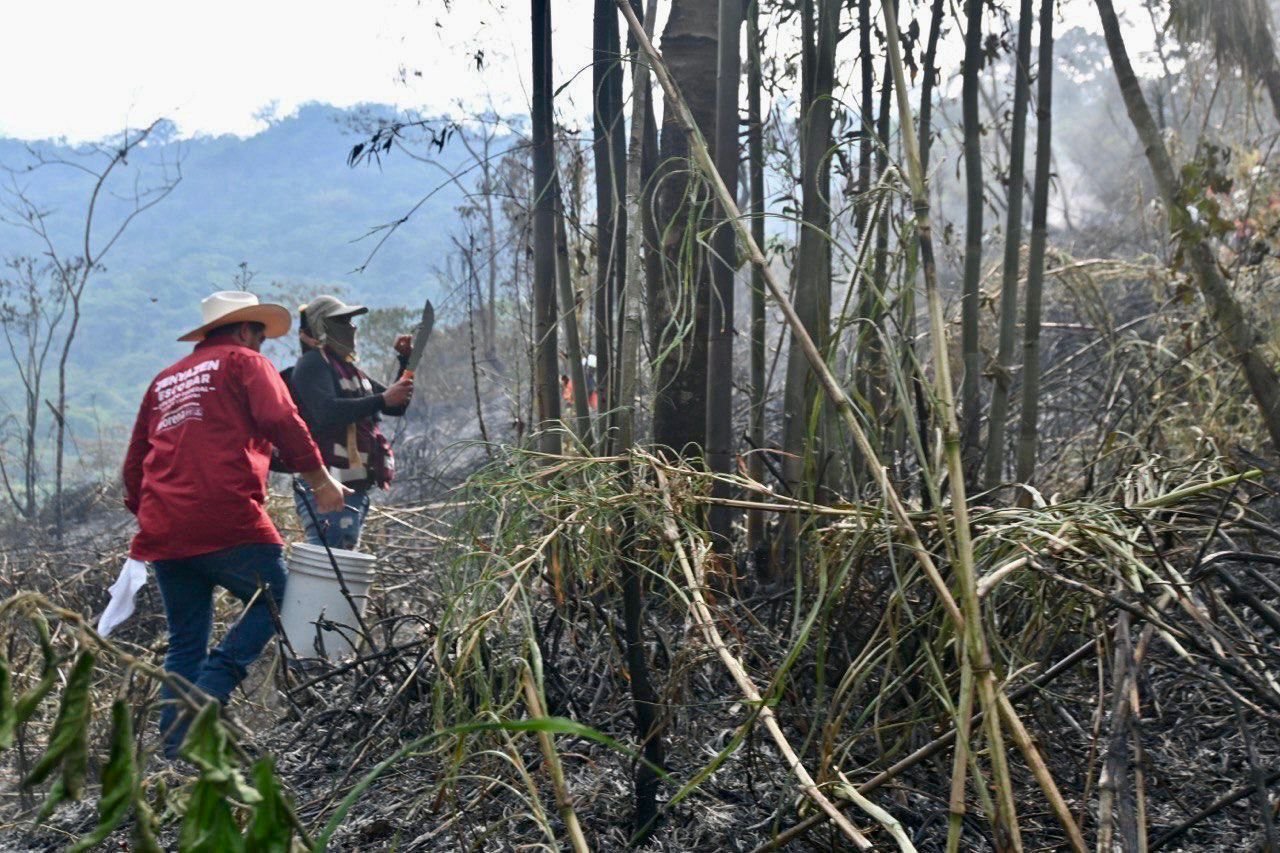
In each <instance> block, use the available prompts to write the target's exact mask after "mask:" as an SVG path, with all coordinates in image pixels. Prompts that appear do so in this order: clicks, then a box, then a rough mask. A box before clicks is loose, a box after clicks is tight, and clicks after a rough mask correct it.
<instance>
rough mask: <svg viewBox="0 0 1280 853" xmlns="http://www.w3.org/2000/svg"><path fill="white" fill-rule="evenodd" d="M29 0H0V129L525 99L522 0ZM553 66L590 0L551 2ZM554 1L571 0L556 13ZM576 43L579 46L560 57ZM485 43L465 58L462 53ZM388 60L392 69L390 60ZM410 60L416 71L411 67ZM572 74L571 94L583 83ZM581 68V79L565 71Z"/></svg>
mask: <svg viewBox="0 0 1280 853" xmlns="http://www.w3.org/2000/svg"><path fill="white" fill-rule="evenodd" d="M450 6H451V8H450V9H448V10H446V8H445V4H444V2H443V0H421V2H418V0H344V2H335V1H334V0H219V2H216V3H174V2H172V0H32V1H31V2H13V3H6V4H5V14H4V18H5V29H6V31H7V36H8V37H7V38H6V40H5V41H6V43H5V45H4V49H3V50H0V80H4V81H5V82H4V85H3V86H0V135H5V136H16V137H22V138H43V137H56V136H67V137H69V138H72V139H77V140H79V139H96V138H100V137H102V136H104V135H106V134H110V133H113V132H115V131H118V130H120V129H121V128H122V127H123V126H125V124H126V123H128V124H130V125H137V124H142V123H148V122H150V121H151V120H152V119H154V118H156V117H158V116H167V117H169V118H172V119H173V120H174V121H175V122H177V124H178V126H179V128H180V129H181V131H182V132H183V133H184V134H192V133H225V132H231V133H239V134H245V133H252V132H253V131H255V130H258V129H261V128H262V126H263V123H262V121H261V120H260V119H256V118H255V115H259V114H260V113H261V112H262V111H263V110H264V109H265V110H271V109H274V110H275V111H276V112H277V113H279V114H282V115H284V114H288V113H290V112H291V111H292V110H293V109H294V108H296V107H297V106H298V105H299V104H300V103H304V102H306V101H312V100H318V101H326V102H329V103H332V104H335V105H337V106H348V105H351V104H354V103H360V102H379V103H388V104H394V105H397V106H401V107H416V108H425V109H427V110H429V111H436V110H445V109H448V108H449V107H451V106H452V105H453V104H454V102H456V101H457V100H459V99H461V100H463V101H465V102H468V103H470V104H471V105H473V106H476V105H482V104H483V103H485V102H486V100H487V99H488V98H489V97H492V98H494V99H495V100H496V101H497V103H496V106H497V107H499V108H500V109H504V108H505V109H510V110H512V111H518V112H525V111H526V110H527V98H526V95H525V91H526V86H525V82H524V81H526V80H527V71H526V70H525V67H524V66H525V65H527V62H528V60H527V53H528V48H527V44H528V41H529V32H528V30H529V23H528V4H527V2H526V0H515V2H512V3H506V2H498V0H454V2H453V3H451V4H450ZM556 6H557V11H558V12H561V14H560V15H559V16H558V20H556V21H555V29H556V34H555V35H556V44H557V48H558V49H561V50H562V51H564V52H565V53H566V56H565V57H563V61H561V60H562V58H561V57H557V63H556V64H557V66H559V69H558V70H559V72H560V73H559V75H558V77H559V79H560V80H564V79H566V78H567V77H568V75H569V74H570V73H572V72H573V71H577V70H578V68H580V67H581V64H582V63H583V62H589V61H590V54H589V51H590V45H591V2H590V0H574V1H573V2H572V3H564V2H560V3H557V4H556ZM566 7H580V8H581V11H582V14H578V13H577V10H576V9H575V11H574V13H573V14H568V11H569V9H568V8H566ZM574 46H580V47H581V48H583V49H584V50H585V51H586V52H585V53H583V54H582V55H581V56H570V55H568V54H571V53H575V52H576V51H573V50H571V48H572V47H574ZM477 49H483V50H484V58H485V69H484V70H483V71H480V72H477V71H476V66H475V60H474V53H475V51H476V50H477ZM570 60H571V61H572V63H573V65H572V66H571V65H569V61H570ZM402 72H403V73H402ZM414 72H421V76H417V75H416V74H415V73H414ZM590 77H591V75H590V73H588V74H586V75H585V80H586V88H585V89H583V90H582V91H581V92H580V93H579V92H573V93H570V94H571V95H572V96H576V97H584V98H589V97H590ZM580 79H581V78H580Z"/></svg>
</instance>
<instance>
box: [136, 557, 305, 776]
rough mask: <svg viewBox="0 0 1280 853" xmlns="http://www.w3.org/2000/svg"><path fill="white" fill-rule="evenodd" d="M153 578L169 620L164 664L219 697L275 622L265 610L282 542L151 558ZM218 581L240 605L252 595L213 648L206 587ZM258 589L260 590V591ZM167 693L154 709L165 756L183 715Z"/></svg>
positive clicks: (277, 575) (278, 581)
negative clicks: (158, 706) (159, 707)
mask: <svg viewBox="0 0 1280 853" xmlns="http://www.w3.org/2000/svg"><path fill="white" fill-rule="evenodd" d="M153 565H154V566H155V573H156V582H157V584H158V585H159V587H160V595H161V596H162V597H163V598H164V611H165V618H166V620H168V623H169V651H168V653H167V654H166V655H165V658H164V668H165V669H166V670H167V671H169V672H171V673H173V674H174V675H180V676H182V678H184V679H186V680H187V682H189V683H190V684H193V685H195V687H196V688H197V689H199V690H200V691H202V692H203V693H205V694H206V695H207V696H209V697H211V698H213V699H217V700H218V701H219V702H223V703H225V702H226V701H227V699H228V698H230V696H231V691H232V690H234V689H235V688H236V685H238V684H239V683H240V682H241V681H243V680H244V677H245V675H246V674H247V673H248V669H249V664H251V663H253V661H254V660H256V659H257V657H258V655H259V654H261V652H262V649H263V647H264V646H266V644H267V643H268V641H270V639H271V636H272V634H274V633H275V624H274V620H273V619H272V616H271V609H272V607H273V605H272V604H270V603H269V602H268V598H270V599H271V601H274V602H275V604H274V606H275V607H278V606H279V604H280V602H281V601H283V600H284V587H285V582H286V580H287V576H288V570H287V569H286V568H285V563H284V548H282V547H281V546H279V545H270V544H257V543H254V544H248V545H237V546H235V547H234V548H225V549H223V550H221V551H214V552H213V553H211V554H201V555H200V556H198V557H186V558H184V559H181V560H156V561H155V563H154V564H153ZM218 586H220V587H223V588H224V589H226V590H227V591H228V592H230V593H231V594H232V595H234V596H235V597H236V598H238V599H240V600H241V601H243V602H245V603H246V604H247V603H248V602H249V601H250V600H251V599H253V598H254V596H255V595H257V599H256V600H254V602H253V606H252V607H249V608H247V609H246V610H245V611H244V612H243V613H241V614H240V619H239V620H237V622H236V624H234V625H232V626H231V629H230V630H228V631H227V635H226V636H225V637H223V638H222V642H221V643H219V644H218V647H217V648H215V649H214V650H213V651H212V652H210V651H209V633H210V631H211V630H212V628H213V591H214V587H218ZM259 589H261V590H262V593H261V594H260V595H259V594H258V591H259ZM160 698H161V699H162V700H166V701H165V704H164V706H163V708H162V709H161V712H160V732H161V735H162V737H163V738H164V750H165V755H167V756H169V757H173V756H174V755H176V754H177V752H178V747H179V746H181V745H182V740H183V738H185V737H186V733H187V726H188V725H189V724H190V716H189V715H187V714H182V715H181V719H179V711H180V707H179V705H178V703H177V702H176V701H173V700H174V698H175V697H174V692H173V691H172V689H170V687H169V686H168V685H165V686H164V688H163V689H162V690H161V691H160Z"/></svg>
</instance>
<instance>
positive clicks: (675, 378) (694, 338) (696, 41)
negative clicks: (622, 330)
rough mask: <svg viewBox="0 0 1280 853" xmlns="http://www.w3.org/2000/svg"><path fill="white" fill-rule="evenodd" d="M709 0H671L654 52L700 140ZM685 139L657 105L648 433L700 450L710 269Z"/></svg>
mask: <svg viewBox="0 0 1280 853" xmlns="http://www.w3.org/2000/svg"><path fill="white" fill-rule="evenodd" d="M716 25H717V13H716V4H714V3H709V2H705V0H674V2H673V3H672V4H671V12H670V14H669V16H668V17H667V26H666V29H665V30H664V31H663V34H662V54H663V58H664V60H665V61H666V63H667V66H668V67H669V68H670V70H671V75H672V77H673V78H674V79H675V83H676V85H677V86H678V87H679V88H680V91H681V93H682V94H683V95H684V97H685V99H686V100H687V101H688V103H689V108H690V110H691V111H692V112H693V117H694V120H695V121H696V122H697V124H698V129H699V130H700V131H701V132H702V134H703V137H704V138H712V137H713V135H714V130H715V87H714V86H710V85H708V81H710V80H714V79H715V76H716ZM688 157H689V143H688V140H687V138H686V135H685V131H684V129H683V128H681V127H680V124H679V122H677V121H676V120H675V118H674V117H673V116H671V115H670V111H668V110H664V113H663V120H662V150H661V154H660V160H661V164H662V165H661V166H660V168H659V177H658V178H657V183H658V188H657V191H656V192H657V199H656V201H657V208H658V211H657V218H658V228H659V229H660V231H661V234H662V238H661V239H662V256H663V268H662V277H661V278H662V280H661V282H659V284H658V287H657V289H656V293H655V296H656V299H655V300H654V301H653V303H652V304H650V306H649V311H650V315H649V317H650V328H651V334H652V335H653V338H654V340H653V357H654V360H655V364H654V384H655V387H654V403H653V437H654V441H655V442H656V443H657V444H658V445H659V447H667V448H670V449H672V450H673V451H675V452H677V453H683V452H686V451H691V452H693V453H695V454H701V453H702V449H703V448H704V447H705V446H706V426H707V418H706V407H705V404H704V401H705V395H706V392H707V335H708V322H707V320H708V316H707V315H708V310H709V303H710V270H709V269H708V265H707V258H706V252H705V251H703V250H702V248H701V247H700V246H699V245H698V243H697V232H698V230H699V228H700V227H701V226H702V224H703V223H702V222H701V220H700V217H701V215H702V211H704V210H705V209H706V206H707V203H708V200H709V198H710V194H709V193H708V192H707V189H706V186H705V185H704V182H703V181H702V179H701V178H699V177H698V175H697V170H696V169H694V168H692V167H691V166H689V165H687V161H688Z"/></svg>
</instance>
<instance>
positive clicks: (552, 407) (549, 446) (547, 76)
mask: <svg viewBox="0 0 1280 853" xmlns="http://www.w3.org/2000/svg"><path fill="white" fill-rule="evenodd" d="M530 10H531V12H530V20H531V23H532V26H533V105H532V106H533V109H532V112H533V347H534V364H535V367H534V396H535V400H536V417H537V419H538V425H537V428H538V430H539V441H538V449H539V450H541V451H542V452H543V453H551V454H558V453H560V432H559V430H558V429H557V428H556V422H557V421H559V420H560V387H559V386H560V383H559V376H560V371H559V370H558V369H557V365H558V361H557V354H556V319H557V318H556V257H555V149H554V142H553V132H554V119H553V116H552V103H551V99H552V80H551V0H532V3H531V6H530Z"/></svg>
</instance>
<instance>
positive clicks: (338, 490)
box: [300, 468, 352, 512]
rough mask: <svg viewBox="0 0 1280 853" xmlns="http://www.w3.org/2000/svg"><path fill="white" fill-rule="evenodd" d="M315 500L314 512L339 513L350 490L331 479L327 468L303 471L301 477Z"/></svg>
mask: <svg viewBox="0 0 1280 853" xmlns="http://www.w3.org/2000/svg"><path fill="white" fill-rule="evenodd" d="M300 476H301V477H302V479H303V480H304V481H306V484H307V485H308V486H310V487H311V494H312V495H314V496H315V499H316V512H339V511H340V510H341V509H342V508H343V506H345V505H346V499H347V495H349V494H352V490H351V489H349V488H347V487H346V486H344V485H342V484H341V483H339V482H338V481H337V480H335V479H333V475H332V474H330V473H329V469H328V468H317V469H315V470H314V471H304V472H303V473H302V474H301V475H300Z"/></svg>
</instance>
